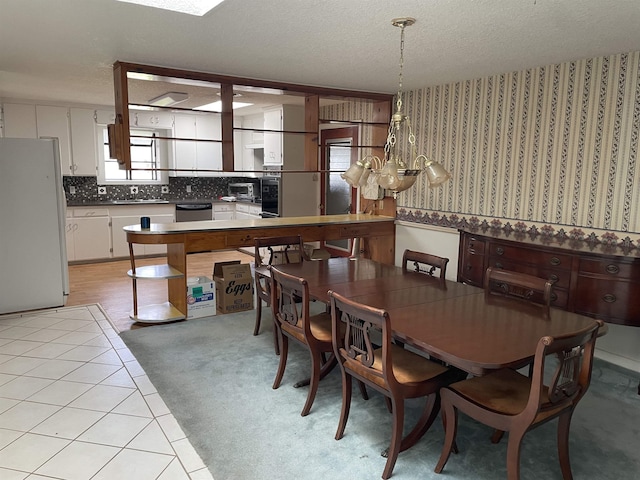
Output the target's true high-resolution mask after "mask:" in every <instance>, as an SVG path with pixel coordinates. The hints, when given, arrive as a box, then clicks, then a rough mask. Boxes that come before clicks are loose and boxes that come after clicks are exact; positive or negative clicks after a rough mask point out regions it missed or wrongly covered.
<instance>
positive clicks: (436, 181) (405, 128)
mask: <svg viewBox="0 0 640 480" xmlns="http://www.w3.org/2000/svg"><path fill="white" fill-rule="evenodd" d="M415 21H416V19H415V18H410V17H405V18H394V19H393V20H392V21H391V24H392V25H393V26H394V27H400V74H399V78H398V93H397V94H396V111H395V113H394V114H393V115H392V116H391V121H390V122H389V130H388V133H387V140H386V143H385V145H384V157H383V158H382V159H380V157H378V156H377V155H366V156H365V157H364V158H362V159H361V160H358V161H357V162H356V163H354V164H353V165H351V166H350V167H349V168H348V169H347V171H346V172H344V173H343V174H341V175H340V176H341V177H342V178H343V179H344V180H345V181H346V182H347V183H348V184H349V185H351V186H352V187H353V188H358V187H365V186H367V185H371V184H377V185H378V186H380V187H382V188H383V189H385V190H388V191H390V192H392V194H393V198H396V197H397V195H398V192H402V191H404V190H407V189H408V188H411V187H412V186H413V184H414V183H416V179H417V178H418V175H420V174H421V173H423V172H424V173H426V174H427V180H428V181H429V186H430V187H436V186H439V185H442V184H443V183H444V182H446V181H447V180H449V179H450V178H451V174H450V173H449V172H447V171H446V170H445V169H444V167H442V165H440V164H439V163H437V162H434V161H433V160H431V159H429V158H427V157H426V156H425V155H422V154H420V155H418V153H417V147H416V136H415V134H414V133H413V129H412V128H411V121H410V119H409V117H408V116H407V115H405V114H404V113H403V112H402V97H403V92H402V67H403V64H404V29H405V27H408V26H411V25H413V24H414V23H415ZM399 140H404V141H405V142H406V144H405V148H404V151H403V149H402V148H401V147H400V144H399Z"/></svg>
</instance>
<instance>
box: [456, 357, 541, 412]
mask: <svg viewBox="0 0 640 480" xmlns="http://www.w3.org/2000/svg"><path fill="white" fill-rule="evenodd" d="M448 388H449V389H451V390H453V391H455V392H456V393H457V394H459V395H460V396H462V397H463V398H465V399H467V400H468V401H470V402H472V403H475V404H478V405H482V406H483V407H484V408H486V409H488V410H490V411H492V412H495V413H499V414H504V415H517V414H519V413H521V412H522V411H523V410H524V409H525V407H526V406H527V402H528V401H529V391H530V390H531V379H530V378H529V377H527V376H525V375H522V374H521V373H518V372H517V371H515V370H512V369H510V368H503V369H501V370H497V371H496V372H493V373H490V374H488V375H485V376H483V377H473V378H470V379H468V380H463V381H461V382H456V383H452V384H451V385H449V387H448ZM542 395H543V402H542V403H547V402H548V395H547V389H546V388H545V389H543V392H542Z"/></svg>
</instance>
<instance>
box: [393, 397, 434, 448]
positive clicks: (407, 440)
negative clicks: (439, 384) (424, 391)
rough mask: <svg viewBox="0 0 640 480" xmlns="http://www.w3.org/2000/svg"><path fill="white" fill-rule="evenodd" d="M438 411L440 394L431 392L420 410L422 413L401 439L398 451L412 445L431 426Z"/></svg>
mask: <svg viewBox="0 0 640 480" xmlns="http://www.w3.org/2000/svg"><path fill="white" fill-rule="evenodd" d="M439 411H440V395H438V394H437V393H433V394H431V395H429V396H428V397H427V401H426V403H425V405H424V409H423V410H422V415H420V418H419V419H418V422H417V423H416V425H415V426H414V427H413V429H412V430H411V431H410V432H409V433H408V434H407V436H406V437H404V438H403V439H402V443H401V444H400V451H401V452H404V451H405V450H406V449H407V448H411V447H413V446H414V445H415V444H416V443H417V442H418V440H420V439H421V438H422V436H423V435H424V434H425V433H427V430H429V428H431V425H432V424H433V421H434V420H435V419H436V417H437V416H438V412H439Z"/></svg>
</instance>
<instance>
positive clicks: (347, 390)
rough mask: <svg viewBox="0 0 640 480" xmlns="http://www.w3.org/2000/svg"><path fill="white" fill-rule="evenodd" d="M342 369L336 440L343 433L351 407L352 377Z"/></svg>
mask: <svg viewBox="0 0 640 480" xmlns="http://www.w3.org/2000/svg"><path fill="white" fill-rule="evenodd" d="M340 370H341V371H342V410H341V411H340V421H339V422H338V430H337V431H336V440H340V439H341V438H342V437H343V435H344V429H345V427H346V426H347V420H348V419H349V410H350V409H351V388H352V386H351V385H352V382H351V380H352V377H351V375H348V374H347V373H346V372H345V371H344V369H343V368H340Z"/></svg>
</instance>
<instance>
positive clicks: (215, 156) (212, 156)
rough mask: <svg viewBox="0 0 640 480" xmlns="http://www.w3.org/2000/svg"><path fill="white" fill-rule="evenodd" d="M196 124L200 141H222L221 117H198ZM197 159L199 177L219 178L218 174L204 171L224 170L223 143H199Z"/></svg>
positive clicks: (215, 115)
mask: <svg viewBox="0 0 640 480" xmlns="http://www.w3.org/2000/svg"><path fill="white" fill-rule="evenodd" d="M195 123H196V138H197V139H198V140H222V124H221V122H220V116H219V115H217V114H210V115H196V116H195ZM196 158H197V168H198V176H199V177H212V176H217V175H218V172H205V171H204V170H222V143H217V142H197V143H196Z"/></svg>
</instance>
